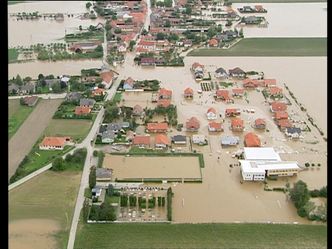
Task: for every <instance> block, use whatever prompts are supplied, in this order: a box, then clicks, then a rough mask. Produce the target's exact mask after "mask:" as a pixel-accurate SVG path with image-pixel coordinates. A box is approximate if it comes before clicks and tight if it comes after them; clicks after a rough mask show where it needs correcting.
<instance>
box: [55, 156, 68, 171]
mask: <svg viewBox="0 0 332 249" xmlns="http://www.w3.org/2000/svg"><path fill="white" fill-rule="evenodd" d="M64 169H65V163H64V160H63V159H62V157H57V158H56V159H55V160H54V162H53V163H52V170H54V171H63V170H64Z"/></svg>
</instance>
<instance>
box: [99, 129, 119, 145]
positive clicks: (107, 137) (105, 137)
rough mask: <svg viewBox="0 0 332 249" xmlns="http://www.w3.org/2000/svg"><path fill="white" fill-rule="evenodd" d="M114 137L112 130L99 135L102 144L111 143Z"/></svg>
mask: <svg viewBox="0 0 332 249" xmlns="http://www.w3.org/2000/svg"><path fill="white" fill-rule="evenodd" d="M115 136H116V134H115V132H113V131H112V130H106V131H104V132H103V133H102V134H101V142H102V143H103V144H110V143H113V142H114V139H115Z"/></svg>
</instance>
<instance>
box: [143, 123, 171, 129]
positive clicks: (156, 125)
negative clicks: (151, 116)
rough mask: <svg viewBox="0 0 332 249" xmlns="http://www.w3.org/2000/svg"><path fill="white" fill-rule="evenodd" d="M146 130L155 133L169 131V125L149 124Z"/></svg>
mask: <svg viewBox="0 0 332 249" xmlns="http://www.w3.org/2000/svg"><path fill="white" fill-rule="evenodd" d="M146 128H147V130H148V131H155V130H163V131H167V130H168V124H167V123H147V125H146Z"/></svg>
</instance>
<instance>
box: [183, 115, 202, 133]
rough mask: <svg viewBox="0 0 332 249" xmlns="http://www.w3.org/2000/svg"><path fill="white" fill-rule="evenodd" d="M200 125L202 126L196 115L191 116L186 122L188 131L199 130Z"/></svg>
mask: <svg viewBox="0 0 332 249" xmlns="http://www.w3.org/2000/svg"><path fill="white" fill-rule="evenodd" d="M199 127H200V124H199V121H198V119H197V118H195V117H191V118H190V119H189V120H188V121H187V122H186V129H187V131H198V129H199Z"/></svg>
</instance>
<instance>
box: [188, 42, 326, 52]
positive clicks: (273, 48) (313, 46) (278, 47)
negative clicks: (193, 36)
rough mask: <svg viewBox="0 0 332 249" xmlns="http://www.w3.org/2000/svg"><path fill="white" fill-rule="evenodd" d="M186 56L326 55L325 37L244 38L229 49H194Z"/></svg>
mask: <svg viewBox="0 0 332 249" xmlns="http://www.w3.org/2000/svg"><path fill="white" fill-rule="evenodd" d="M188 56H327V38H246V39H243V40H241V41H240V42H239V43H237V44H235V45H234V47H232V48H230V49H218V48H212V49H210V48H202V49H195V50H193V51H191V52H190V53H189V54H188Z"/></svg>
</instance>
